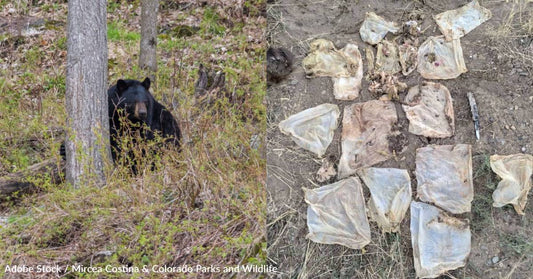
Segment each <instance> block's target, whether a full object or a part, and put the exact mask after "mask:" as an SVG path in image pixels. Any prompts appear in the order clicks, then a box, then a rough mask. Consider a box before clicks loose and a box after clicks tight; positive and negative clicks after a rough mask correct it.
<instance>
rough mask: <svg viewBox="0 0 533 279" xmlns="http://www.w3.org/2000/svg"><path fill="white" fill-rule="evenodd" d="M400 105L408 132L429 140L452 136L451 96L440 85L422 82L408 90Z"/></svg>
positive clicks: (453, 127) (452, 114) (453, 122)
mask: <svg viewBox="0 0 533 279" xmlns="http://www.w3.org/2000/svg"><path fill="white" fill-rule="evenodd" d="M404 103H405V105H402V108H403V110H404V111H405V115H406V116H407V119H409V132H411V133H413V134H415V135H421V136H425V137H430V138H447V137H451V136H453V134H454V130H455V120H454V113H453V104H452V96H451V95H450V91H448V88H446V87H445V86H444V85H442V84H438V83H433V82H423V83H422V84H421V85H417V86H414V87H412V88H411V89H409V92H408V93H407V96H406V97H405V100H404Z"/></svg>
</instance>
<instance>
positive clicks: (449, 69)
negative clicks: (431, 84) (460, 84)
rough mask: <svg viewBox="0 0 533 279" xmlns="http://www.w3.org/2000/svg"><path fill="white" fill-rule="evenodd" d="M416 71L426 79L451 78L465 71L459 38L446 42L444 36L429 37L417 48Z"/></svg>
mask: <svg viewBox="0 0 533 279" xmlns="http://www.w3.org/2000/svg"><path fill="white" fill-rule="evenodd" d="M418 72H419V73H420V75H422V77H423V78H426V79H452V78H456V77H458V76H459V75H461V74H462V73H466V72H467V69H466V65H465V60H464V58H463V49H462V48H461V42H460V41H459V39H457V40H453V41H450V42H448V41H446V40H445V39H444V36H438V37H429V38H428V39H427V40H426V41H425V42H424V43H422V45H421V46H420V48H418Z"/></svg>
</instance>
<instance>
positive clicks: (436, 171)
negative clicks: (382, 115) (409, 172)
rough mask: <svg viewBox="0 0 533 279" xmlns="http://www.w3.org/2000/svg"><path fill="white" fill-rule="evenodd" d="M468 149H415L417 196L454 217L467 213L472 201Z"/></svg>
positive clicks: (442, 146)
mask: <svg viewBox="0 0 533 279" xmlns="http://www.w3.org/2000/svg"><path fill="white" fill-rule="evenodd" d="M471 149H472V148H471V146H470V145H468V144H457V145H428V146H426V147H422V148H419V149H417V150H416V160H415V163H416V180H417V182H418V186H417V194H418V197H419V198H420V199H421V200H422V201H425V202H430V203H433V204H435V205H437V206H439V207H440V208H442V209H444V210H447V211H449V212H451V213H454V214H460V213H464V212H470V208H471V203H472V200H473V198H474V185H473V183H472V151H471Z"/></svg>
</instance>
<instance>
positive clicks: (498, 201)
mask: <svg viewBox="0 0 533 279" xmlns="http://www.w3.org/2000/svg"><path fill="white" fill-rule="evenodd" d="M490 167H491V168H492V171H494V172H495V173H496V174H497V175H498V176H499V177H501V178H502V181H500V183H498V187H497V188H496V190H495V191H494V193H492V199H493V200H494V203H493V206H494V207H502V206H504V205H506V204H512V205H513V206H514V209H515V210H516V212H517V213H518V214H520V215H524V208H525V207H526V203H527V194H528V192H529V190H530V189H531V174H532V173H533V156H531V155H529V154H514V155H508V156H501V155H493V156H490Z"/></svg>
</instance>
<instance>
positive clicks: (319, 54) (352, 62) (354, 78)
mask: <svg viewBox="0 0 533 279" xmlns="http://www.w3.org/2000/svg"><path fill="white" fill-rule="evenodd" d="M302 65H303V67H304V71H305V74H306V75H307V77H332V78H333V82H334V87H333V93H334V95H335V98H336V99H339V100H353V99H355V98H357V97H358V96H359V91H361V81H362V79H363V60H362V57H361V53H360V52H359V48H358V47H357V46H356V45H354V44H347V45H346V46H345V47H344V48H342V49H341V50H337V49H336V48H335V45H333V43H332V42H331V41H328V40H324V39H317V40H315V41H313V42H311V45H310V53H309V54H308V55H307V57H305V58H304V60H303V61H302Z"/></svg>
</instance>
